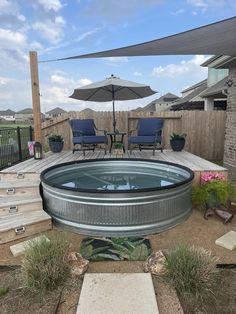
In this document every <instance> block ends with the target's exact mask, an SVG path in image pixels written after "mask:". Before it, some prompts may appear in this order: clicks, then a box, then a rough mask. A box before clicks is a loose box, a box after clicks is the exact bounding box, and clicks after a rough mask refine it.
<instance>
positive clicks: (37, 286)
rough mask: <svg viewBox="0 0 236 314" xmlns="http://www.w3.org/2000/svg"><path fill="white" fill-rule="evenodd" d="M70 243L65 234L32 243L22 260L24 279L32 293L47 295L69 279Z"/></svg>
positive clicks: (42, 238) (43, 238)
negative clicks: (48, 291) (47, 292)
mask: <svg viewBox="0 0 236 314" xmlns="http://www.w3.org/2000/svg"><path fill="white" fill-rule="evenodd" d="M68 250H69V242H68V240H67V238H66V236H65V234H63V233H57V234H56V235H54V236H52V237H51V238H50V241H48V239H47V238H46V237H41V239H40V240H38V241H31V242H30V244H29V245H28V246H27V249H26V251H25V255H24V258H23V260H22V268H21V274H22V278H23V280H24V282H25V284H26V286H27V288H28V289H29V291H30V292H34V293H40V294H41V295H43V294H45V292H46V291H47V290H52V289H54V288H56V287H57V286H58V285H60V284H61V283H62V282H63V281H65V280H66V279H67V277H68V276H69V274H70V265H69V262H68Z"/></svg>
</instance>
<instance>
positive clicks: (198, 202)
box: [192, 172, 234, 210]
mask: <svg viewBox="0 0 236 314" xmlns="http://www.w3.org/2000/svg"><path fill="white" fill-rule="evenodd" d="M233 196H234V191H233V188H232V185H231V184H230V182H229V181H227V180H226V178H225V176H224V174H223V173H218V172H206V173H204V174H202V176H201V184H200V185H198V186H197V187H195V188H194V189H193V192H192V202H193V205H194V206H196V207H200V208H204V209H206V210H207V209H208V208H220V207H221V206H227V204H228V201H229V200H230V198H232V197H233Z"/></svg>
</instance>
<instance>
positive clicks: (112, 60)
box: [102, 57, 129, 67]
mask: <svg viewBox="0 0 236 314" xmlns="http://www.w3.org/2000/svg"><path fill="white" fill-rule="evenodd" d="M102 59H103V60H104V61H105V63H106V64H107V65H111V66H116V67H118V66H120V65H121V64H124V63H127V62H128V61H129V59H128V58H127V57H107V58H102Z"/></svg>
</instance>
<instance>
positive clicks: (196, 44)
mask: <svg viewBox="0 0 236 314" xmlns="http://www.w3.org/2000/svg"><path fill="white" fill-rule="evenodd" d="M195 54H204V55H227V56H236V17H232V18H230V19H227V20H223V21H219V22H216V23H213V24H209V25H206V26H202V27H199V28H195V29H192V30H189V31H186V32H183V33H179V34H176V35H172V36H168V37H164V38H161V39H156V40H152V41H148V42H145V43H141V44H137V45H132V46H127V47H123V48H118V49H112V50H107V51H101V52H97V53H89V54H84V55H77V56H72V57H68V58H62V59H57V60H68V59H82V58H104V57H124V56H151V55H195Z"/></svg>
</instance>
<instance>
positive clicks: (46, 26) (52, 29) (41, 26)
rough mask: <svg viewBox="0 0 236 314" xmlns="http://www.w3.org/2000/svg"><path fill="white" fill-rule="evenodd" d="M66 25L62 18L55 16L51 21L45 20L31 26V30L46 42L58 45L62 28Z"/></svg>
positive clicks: (62, 34)
mask: <svg viewBox="0 0 236 314" xmlns="http://www.w3.org/2000/svg"><path fill="white" fill-rule="evenodd" d="M65 24H66V22H65V20H64V18H63V17H62V16H57V17H56V18H55V20H54V22H53V21H51V20H49V19H48V20H45V21H43V22H36V23H34V24H33V29H34V30H36V31H37V32H38V34H39V36H41V37H42V38H44V39H46V40H48V41H49V42H50V43H52V44H57V43H59V42H60V41H61V40H62V38H63V36H64V32H63V27H64V25H65Z"/></svg>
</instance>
